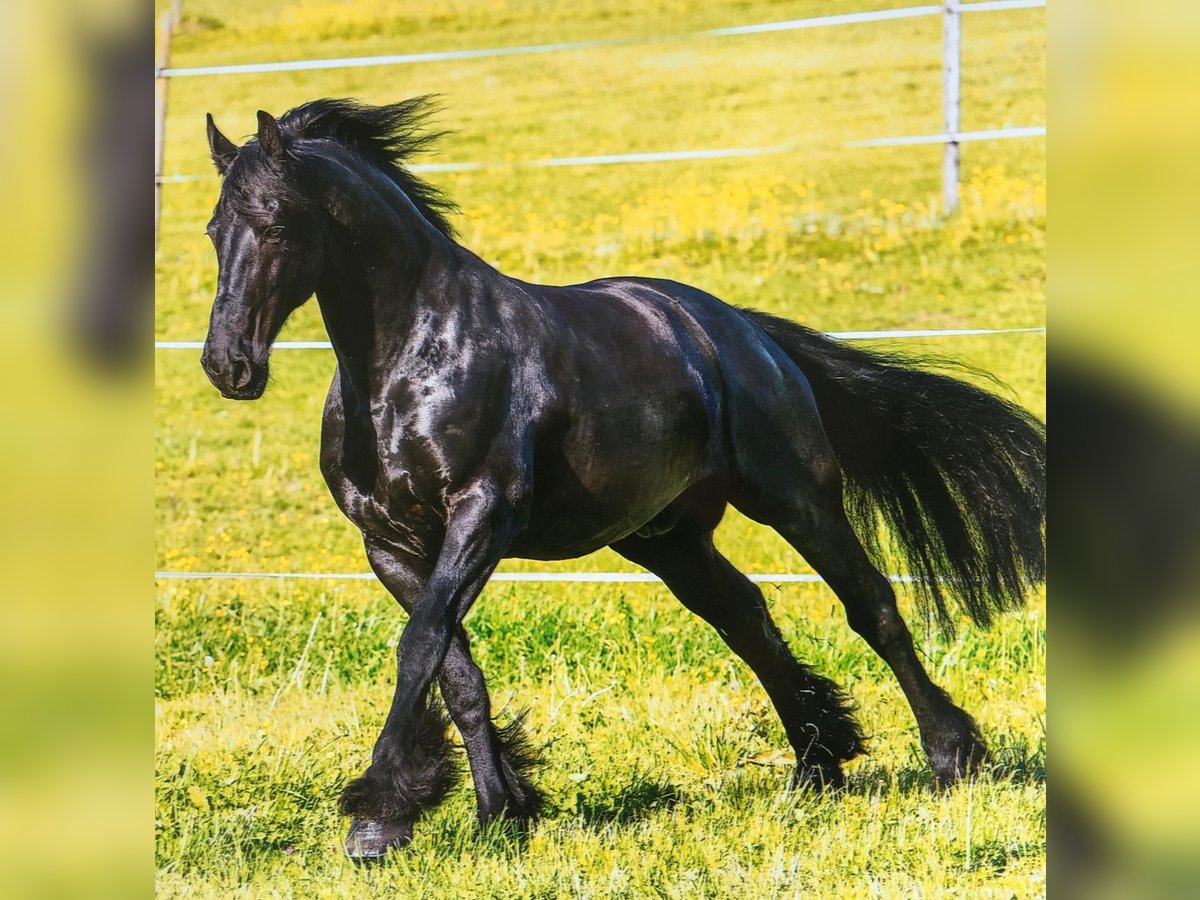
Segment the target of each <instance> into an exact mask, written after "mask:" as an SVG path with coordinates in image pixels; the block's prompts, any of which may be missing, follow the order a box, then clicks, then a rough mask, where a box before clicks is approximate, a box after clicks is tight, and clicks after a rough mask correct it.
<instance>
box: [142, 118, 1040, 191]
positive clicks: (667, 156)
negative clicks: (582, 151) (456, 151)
mask: <svg viewBox="0 0 1200 900" xmlns="http://www.w3.org/2000/svg"><path fill="white" fill-rule="evenodd" d="M1045 136H1046V126H1045V125H1030V126H1021V127H1019V128H992V129H988V130H985V131H959V132H955V133H954V134H917V135H909V136H905V137H884V138H869V139H867V140H860V141H848V142H846V144H845V146H846V147H903V146H908V145H912V144H944V143H947V142H954V143H967V142H970V141H997V140H1014V139H1018V138H1033V137H1045ZM799 149H800V145H799V144H775V145H773V146H769V147H714V148H698V149H694V150H659V151H654V152H650V153H605V154H600V155H597V156H555V157H550V158H547V159H525V160H513V161H508V162H481V161H474V160H471V161H466V162H440V163H416V164H415V165H411V166H408V168H409V170H410V171H412V172H416V173H422V172H478V171H481V170H487V169H509V168H560V167H568V166H610V165H622V164H630V163H655V162H678V161H680V160H689V159H733V158H740V157H749V156H771V155H776V154H780V153H790V152H793V151H796V150H799ZM216 178H217V175H216V173H205V174H203V175H201V174H180V175H163V176H161V177H159V178H157V179H156V181H157V183H159V184H188V183H191V182H196V181H215V180H216Z"/></svg>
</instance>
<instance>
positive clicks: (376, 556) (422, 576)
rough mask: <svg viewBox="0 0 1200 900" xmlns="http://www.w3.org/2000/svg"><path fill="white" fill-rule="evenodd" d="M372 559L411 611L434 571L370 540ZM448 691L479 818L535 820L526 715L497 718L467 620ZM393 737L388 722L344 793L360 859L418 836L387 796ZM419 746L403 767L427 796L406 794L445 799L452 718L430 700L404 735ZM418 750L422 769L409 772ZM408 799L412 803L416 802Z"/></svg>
mask: <svg viewBox="0 0 1200 900" xmlns="http://www.w3.org/2000/svg"><path fill="white" fill-rule="evenodd" d="M366 546H367V558H368V559H369V560H370V562H371V566H372V568H373V569H374V570H375V573H376V574H377V575H378V576H379V579H380V581H381V582H382V583H383V584H384V586H385V587H386V588H387V589H388V590H389V591H390V592H391V593H392V595H393V596H394V597H395V598H396V599H397V601H399V602H400V604H401V605H402V606H403V607H404V608H405V609H408V610H409V611H411V604H412V600H413V598H414V597H415V596H416V595H417V593H418V591H419V590H420V586H421V585H422V584H423V583H424V581H425V580H426V578H427V577H428V572H426V571H423V570H422V565H421V563H420V561H418V560H415V559H412V558H410V557H405V556H402V555H400V554H398V553H396V552H395V551H394V550H392V549H390V548H385V547H382V546H379V545H376V544H374V543H372V542H371V541H370V540H368V541H367V545H366ZM438 686H439V687H440V689H441V694H442V698H443V699H444V700H445V703H446V707H447V709H448V711H449V713H450V716H451V718H452V719H453V720H454V724H455V726H456V727H457V728H458V731H459V733H460V734H461V735H462V739H463V744H464V745H465V747H466V751H467V759H468V761H469V762H470V765H471V777H472V780H473V782H474V785H475V798H476V802H477V806H478V815H479V820H480V822H481V823H486V822H488V821H490V820H491V819H494V818H497V817H499V816H502V815H503V816H508V817H511V818H514V819H518V820H530V819H533V818H535V817H536V816H537V814H538V812H539V808H540V805H541V795H540V794H539V792H538V791H537V789H536V788H534V787H533V785H532V784H530V782H529V780H528V778H527V777H526V776H527V774H528V771H529V769H530V768H532V766H533V765H534V762H535V760H534V757H533V755H532V753H531V752H530V749H529V746H528V741H527V740H526V738H525V737H524V734H523V731H522V726H521V719H520V718H518V719H516V720H514V721H513V722H512V723H511V724H509V725H508V726H506V727H505V728H497V727H496V725H495V723H494V722H493V721H492V718H491V701H490V698H489V697H488V692H487V685H486V683H485V682H484V678H483V672H482V671H480V669H479V667H478V666H477V665H476V664H475V661H474V660H473V659H472V658H471V649H470V644H469V642H468V640H467V635H466V633H465V632H464V631H463V629H462V628H461V627H459V628H458V629H456V631H455V634H454V637H453V638H452V640H451V642H450V649H449V650H448V651H447V653H446V658H445V661H444V662H443V663H442V669H441V672H440V673H439V675H438ZM393 739H394V736H392V735H389V734H388V733H387V731H386V729H385V732H384V734H381V735H380V739H379V742H378V744H377V745H376V749H375V753H374V754H373V760H372V765H371V768H370V769H368V773H367V775H365V776H364V777H362V778H359V779H357V780H356V781H354V782H351V784H350V785H348V786H347V789H346V791H345V792H344V793H343V795H342V807H343V810H344V811H345V812H346V813H348V814H350V815H352V816H354V822H353V823H352V824H351V827H350V834H349V835H348V837H347V839H346V849H347V852H348V853H349V854H350V855H351V856H352V857H355V858H360V859H362V858H373V857H377V856H382V855H384V854H385V853H386V852H387V851H388V850H389V849H392V848H395V847H399V846H403V845H404V844H406V843H408V841H409V840H411V838H412V824H413V823H412V819H411V816H403V817H401V818H399V819H396V818H395V817H392V816H389V814H388V807H389V806H403V805H406V804H405V803H403V802H401V803H396V802H394V800H395V799H396V798H390V797H389V795H388V794H389V791H390V790H391V784H392V783H393V781H394V779H393V778H392V777H390V775H391V774H392V773H389V772H386V771H384V769H385V768H386V764H387V762H386V761H387V760H388V758H389V757H390V756H391V754H389V753H388V752H387V750H388V745H389V742H390V741H391V740H393ZM405 739H406V740H408V741H409V742H411V743H413V744H415V745H416V746H418V747H420V748H421V752H420V753H419V754H407V756H408V757H409V760H410V761H409V762H407V763H406V764H405V765H406V766H408V767H409V771H406V772H405V773H404V774H405V776H406V780H407V781H408V783H409V790H410V791H411V790H413V789H414V788H415V789H416V790H417V792H418V793H419V794H421V796H419V797H410V798H405V799H406V800H409V801H414V800H415V801H416V804H415V805H419V806H429V805H433V804H434V803H436V802H437V801H439V800H440V799H441V797H442V795H443V794H444V793H445V790H446V789H447V787H448V786H449V774H450V773H451V772H452V767H451V766H450V765H449V764H448V755H449V753H450V745H449V742H448V741H447V739H446V722H445V720H444V718H443V717H442V715H441V713H440V711H439V710H438V709H437V708H436V707H434V706H428V707H427V708H426V711H425V713H424V715H423V716H422V717H421V718H420V719H419V720H418V722H417V724H416V727H415V728H414V729H413V730H412V731H411V733H410V734H409V735H407V736H406V738H405ZM414 756H415V758H416V759H418V760H419V761H420V765H421V767H422V768H423V769H424V771H421V772H413V771H411V767H412V762H411V759H412V758H413V757H414ZM407 805H412V804H411V803H409V804H407Z"/></svg>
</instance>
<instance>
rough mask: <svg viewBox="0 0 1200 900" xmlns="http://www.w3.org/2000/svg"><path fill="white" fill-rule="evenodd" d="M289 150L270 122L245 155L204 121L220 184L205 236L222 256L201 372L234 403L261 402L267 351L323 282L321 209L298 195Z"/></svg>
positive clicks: (261, 118)
mask: <svg viewBox="0 0 1200 900" xmlns="http://www.w3.org/2000/svg"><path fill="white" fill-rule="evenodd" d="M287 142H288V138H287V136H286V135H285V134H284V133H283V132H281V131H280V128H279V123H278V122H276V121H275V119H274V118H272V117H271V116H270V115H268V114H267V113H265V112H261V111H260V112H259V114H258V138H257V140H255V141H249V142H247V143H246V144H245V145H244V146H243V147H241V148H240V149H239V148H238V147H237V146H235V145H234V144H233V142H232V141H230V140H229V139H228V138H226V137H225V136H224V135H223V134H221V132H220V131H218V130H217V127H216V125H214V124H213V120H212V116H209V117H208V144H209V149H210V150H211V152H212V159H213V162H214V163H215V164H216V167H217V171H218V172H220V173H221V175H222V176H223V178H224V183H223V184H222V186H221V196H220V199H219V200H218V201H217V206H216V209H215V210H214V212H213V217H212V219H211V221H210V222H209V224H208V228H207V232H208V236H209V237H210V238H211V239H212V242H213V246H215V247H216V250H217V266H218V274H217V295H216V298H215V299H214V300H213V308H212V317H211V319H210V321H209V326H208V337H207V339H206V340H205V342H204V352H203V353H202V354H201V356H200V364H201V365H202V366H203V367H204V371H205V372H206V373H207V374H208V377H209V380H210V381H212V383H213V384H214V385H215V386H216V387H217V389H218V390H219V391H220V392H221V393H222V394H223V395H224V396H226V397H228V398H230V399H233V400H255V399H257V398H259V397H261V396H262V393H263V390H264V389H265V388H266V386H267V366H268V356H269V354H270V351H271V344H272V343H273V342H274V340H275V338H276V337H277V336H278V335H279V331H280V329H281V328H282V327H283V323H284V322H285V321H286V320H287V317H288V316H289V315H291V313H292V312H293V311H294V310H295V309H296V308H297V307H299V306H300V305H301V304H303V303H304V301H306V300H307V299H308V298H309V297H311V296H312V294H313V292H314V291H315V290H316V286H317V280H318V278H319V276H320V272H321V264H322V256H323V250H324V240H323V232H322V223H321V218H320V216H319V214H318V213H319V208H318V207H317V205H315V204H313V203H311V202H310V201H309V200H308V199H307V198H306V197H305V196H304V193H303V191H302V190H301V189H300V187H299V184H298V181H297V178H296V168H297V166H298V162H297V160H296V159H294V158H293V157H292V156H291V155H290V154H289V153H288V143H287Z"/></svg>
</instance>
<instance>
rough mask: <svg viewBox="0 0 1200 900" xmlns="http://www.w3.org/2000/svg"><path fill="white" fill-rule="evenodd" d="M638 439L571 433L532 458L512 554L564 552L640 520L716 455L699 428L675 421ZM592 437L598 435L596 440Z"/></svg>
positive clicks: (619, 534) (617, 535) (607, 539)
mask: <svg viewBox="0 0 1200 900" xmlns="http://www.w3.org/2000/svg"><path fill="white" fill-rule="evenodd" d="M672 425H673V427H670V428H667V429H665V430H664V431H663V433H662V434H656V435H654V436H653V437H652V439H646V435H645V433H642V434H641V435H640V439H639V436H638V435H635V434H632V433H630V432H628V431H626V432H625V433H623V434H620V433H612V434H608V435H603V436H600V435H597V434H595V433H588V434H584V435H576V437H583V439H582V440H567V441H564V442H563V444H562V445H560V446H559V448H557V452H554V453H548V454H543V455H542V456H540V457H539V458H537V459H536V460H535V463H534V467H533V468H534V483H533V491H532V498H531V499H532V502H531V507H530V516H529V521H528V524H527V525H526V527H525V529H524V533H523V535H522V537H521V539H520V540H519V541H518V542H517V544H516V545H514V547H513V551H512V555H513V556H518V557H523V558H528V559H569V558H572V557H576V556H583V555H585V554H588V553H592V552H594V551H596V550H599V549H601V548H602V547H606V546H608V545H609V544H611V543H613V542H614V541H617V540H620V539H621V538H623V537H626V536H628V535H630V534H633V533H635V532H637V531H639V530H640V529H643V528H644V527H646V526H647V524H648V523H650V522H652V521H654V520H655V519H656V518H657V517H659V516H660V515H661V514H662V513H663V511H664V510H666V509H667V508H668V507H669V506H670V505H671V504H672V502H673V501H674V500H675V499H676V498H677V497H679V495H680V494H682V493H683V492H684V491H686V490H687V489H688V488H689V487H691V486H692V485H694V484H697V483H698V482H701V481H703V480H705V479H707V478H710V477H711V476H712V475H713V474H714V472H715V469H716V460H715V459H714V454H713V452H712V448H711V447H710V443H709V440H708V435H709V431H708V429H707V428H706V427H698V426H697V423H696V422H695V421H693V422H691V423H683V422H675V423H672ZM598 438H599V439H598Z"/></svg>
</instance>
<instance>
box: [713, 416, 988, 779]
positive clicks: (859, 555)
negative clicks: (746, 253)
mask: <svg viewBox="0 0 1200 900" xmlns="http://www.w3.org/2000/svg"><path fill="white" fill-rule="evenodd" d="M823 438H824V435H823V434H821V433H820V432H818V433H817V435H816V439H815V440H814V441H813V442H812V444H811V446H810V447H809V449H810V454H811V455H809V456H808V457H807V458H804V456H803V455H802V454H800V453H795V454H785V457H786V456H790V459H789V460H788V464H787V466H786V469H787V471H780V470H779V469H775V470H774V473H773V474H772V472H771V468H772V467H763V468H760V469H758V470H757V471H755V472H754V473H753V475H752V476H751V478H750V479H748V481H749V484H748V485H747V487H746V490H745V491H744V495H743V496H742V497H740V498H738V499H736V500H735V505H736V506H737V507H738V508H739V509H741V510H742V512H744V513H746V515H748V516H750V517H751V518H753V519H755V520H757V521H759V522H762V523H764V524H767V525H770V526H771V527H773V528H774V529H775V530H776V531H778V532H779V533H780V534H782V535H783V537H784V538H786V539H787V541H788V543H790V544H791V545H792V546H793V547H795V548H796V550H797V551H798V552H799V553H800V554H801V555H802V556H803V557H804V558H805V559H806V560H807V561H808V563H809V564H810V565H811V566H812V567H813V568H814V569H816V570H817V572H818V573H819V574H820V575H821V577H822V578H824V579H825V581H826V583H827V584H828V585H829V586H830V588H832V589H833V592H834V593H835V594H836V595H837V596H838V599H839V600H841V601H842V604H843V605H844V606H845V608H846V618H847V621H848V622H849V623H850V627H851V628H853V629H854V630H855V631H856V632H858V634H860V635H861V636H862V637H863V638H865V639H866V641H867V643H868V644H870V645H871V648H872V649H873V650H874V651H875V652H876V653H878V654H879V655H880V656H881V657H882V658H883V659H884V661H886V662H887V664H888V666H890V667H891V669H892V672H893V673H895V675H896V680H897V681H899V683H900V687H901V689H902V690H903V691H904V695H905V697H906V698H907V699H908V703H909V705H910V706H911V707H912V710H913V714H914V715H915V716H916V720H917V727H918V729H919V730H920V734H921V746H922V747H923V748H924V750H925V753H926V755H927V756H928V757H929V763H930V766H931V768H932V769H933V776H934V780H935V782H937V783H938V784H939V785H949V784H952V783H953V782H955V781H957V780H958V779H959V778H961V777H962V776H963V775H964V774H966V773H968V772H970V771H973V770H975V769H977V768H978V766H979V764H980V763H981V762H982V761H983V759H984V756H985V754H986V749H985V746H984V743H983V739H982V738H981V737H980V735H979V731H978V729H977V728H976V726H975V723H974V721H973V720H972V719H971V717H970V716H969V715H967V713H965V712H964V711H963V710H962V709H960V708H959V707H958V706H956V705H955V704H954V703H953V702H952V701H951V700H950V698H949V696H948V695H947V694H946V692H945V691H943V690H942V689H941V688H939V687H938V686H937V685H935V684H934V683H933V681H932V680H930V678H929V675H928V674H927V673H926V672H925V669H924V667H923V666H922V665H921V662H920V660H919V659H918V658H917V654H916V651H915V649H914V648H913V642H912V636H911V635H910V634H909V631H908V627H907V626H906V625H905V624H904V620H903V619H902V618H901V617H900V613H899V611H898V610H897V608H896V596H895V593H894V592H893V591H892V586H891V584H890V583H889V581H888V580H887V579H886V578H885V577H884V576H883V575H881V574H880V573H879V571H878V570H877V569H876V568H875V567H874V566H873V565H872V564H871V561H870V559H869V558H868V557H867V554H866V551H865V550H864V549H863V545H862V542H861V541H860V540H859V539H858V535H856V534H855V532H854V529H853V528H852V527H851V525H850V522H849V520H848V519H847V518H846V513H845V509H844V506H843V499H842V478H841V472H840V469H839V467H838V466H837V464H836V460H835V459H834V458H833V451H832V450H828V445H827V444H826V443H825V441H824V439H823ZM772 459H773V461H775V463H776V464H777V463H778V460H779V459H780V454H779V453H778V452H776V453H774V454H772Z"/></svg>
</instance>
